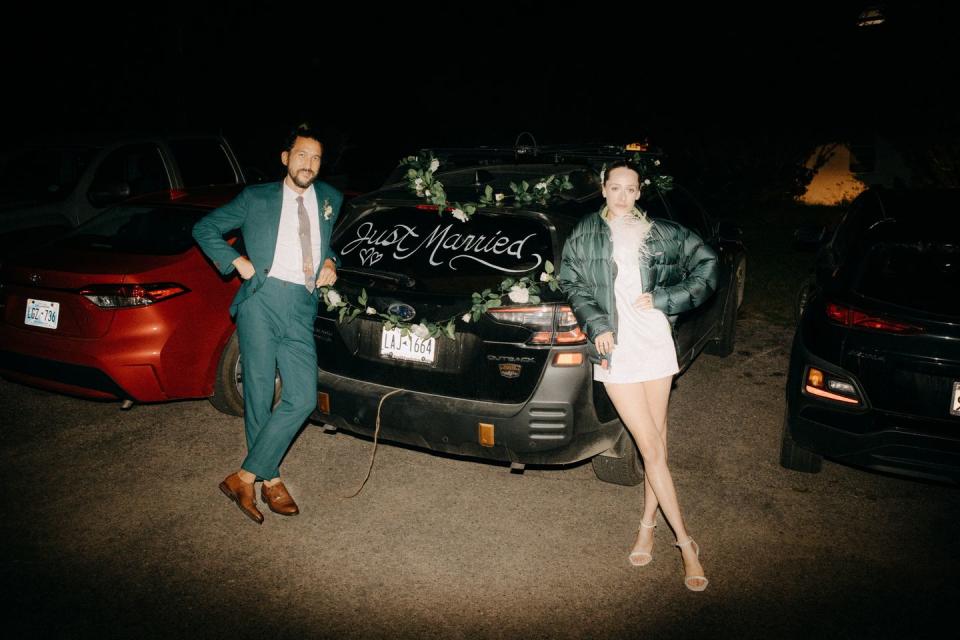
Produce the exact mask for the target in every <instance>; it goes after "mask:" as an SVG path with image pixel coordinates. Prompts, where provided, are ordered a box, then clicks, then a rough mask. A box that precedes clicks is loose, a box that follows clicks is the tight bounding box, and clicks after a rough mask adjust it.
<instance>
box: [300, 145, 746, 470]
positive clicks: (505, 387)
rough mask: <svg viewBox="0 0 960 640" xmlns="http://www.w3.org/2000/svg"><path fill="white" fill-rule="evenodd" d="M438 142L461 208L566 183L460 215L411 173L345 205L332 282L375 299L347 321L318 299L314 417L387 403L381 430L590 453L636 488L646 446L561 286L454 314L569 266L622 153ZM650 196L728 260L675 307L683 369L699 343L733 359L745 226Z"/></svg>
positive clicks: (674, 197) (498, 453) (518, 457)
mask: <svg viewBox="0 0 960 640" xmlns="http://www.w3.org/2000/svg"><path fill="white" fill-rule="evenodd" d="M432 153H433V154H435V156H436V158H437V159H438V160H439V167H438V168H437V170H436V172H435V174H434V175H435V177H436V178H437V179H438V180H441V181H442V185H443V187H444V189H445V190H446V193H447V196H448V199H449V201H450V202H451V203H452V202H464V201H477V200H478V199H480V198H481V197H482V196H483V194H484V193H486V194H488V195H489V194H490V193H495V194H500V193H505V194H510V193H511V188H510V183H511V182H513V183H515V184H519V183H522V181H527V183H528V184H529V185H534V184H538V183H539V182H541V181H543V180H544V179H545V178H546V177H547V176H556V178H555V179H560V180H562V179H564V178H566V179H568V180H569V186H570V187H571V188H569V189H567V190H565V191H562V192H560V193H559V194H557V197H554V198H553V199H551V200H550V201H548V202H547V204H546V205H542V204H537V203H533V204H525V205H519V204H517V201H516V200H514V199H512V198H511V197H510V196H509V195H507V196H506V197H504V198H503V199H502V200H500V201H499V202H495V203H494V204H490V205H488V206H482V207H480V208H479V209H478V210H477V212H476V213H475V214H474V215H473V216H472V217H470V218H469V220H467V221H465V222H462V221H460V220H458V219H457V218H455V217H454V215H451V212H450V211H447V212H444V213H443V215H439V214H440V212H439V211H438V206H436V205H431V204H427V203H425V201H424V199H423V198H422V197H418V195H417V194H416V193H414V192H413V191H412V190H411V189H410V188H409V185H408V183H407V181H406V180H404V179H403V172H402V171H400V172H398V173H397V174H396V178H397V179H396V180H390V179H388V181H387V184H386V185H385V186H384V187H383V188H381V189H380V190H378V191H375V192H373V193H370V194H367V195H364V196H360V197H358V198H356V199H354V200H352V201H351V202H349V203H348V204H347V205H345V206H344V210H343V212H342V214H341V218H340V222H339V225H338V227H337V230H336V231H335V233H334V238H333V247H334V249H335V250H336V251H337V252H338V253H339V255H340V258H341V260H342V264H341V267H340V269H339V278H340V279H339V280H338V282H337V285H336V290H337V294H338V295H342V296H346V297H347V298H349V299H351V300H357V299H359V298H361V297H362V296H363V295H364V294H366V297H365V298H363V299H362V300H361V303H362V304H363V305H364V307H365V309H364V313H360V314H359V315H357V316H356V317H355V318H353V319H352V320H349V321H346V322H344V321H340V319H339V318H338V315H339V314H338V313H337V311H336V309H334V310H333V311H324V309H323V308H321V311H320V315H319V316H318V319H317V322H316V332H315V333H316V340H317V351H318V358H319V367H320V371H319V402H318V410H317V413H316V414H315V415H314V416H313V417H314V419H316V420H318V421H320V422H323V423H325V424H327V425H330V426H331V427H336V428H340V429H343V430H346V431H350V432H354V433H358V434H363V435H368V436H369V435H372V434H373V433H374V430H375V427H376V422H377V416H378V413H379V415H380V421H381V424H380V436H381V437H382V438H384V439H386V440H392V441H396V442H401V443H406V444H408V445H413V446H416V447H422V448H425V449H429V450H433V451H439V452H444V453H448V454H455V455H459V456H466V457H475V458H482V459H487V460H496V461H501V462H509V463H511V466H512V467H513V468H514V469H522V468H523V466H524V465H527V464H536V465H561V464H569V463H574V462H578V461H581V460H586V459H588V458H592V459H593V467H594V470H595V471H596V474H597V476H598V477H599V478H600V479H601V480H605V481H609V482H615V483H619V484H626V485H633V484H637V483H639V482H640V481H642V478H643V472H642V468H641V466H640V461H639V456H638V455H637V452H636V447H635V446H634V445H633V441H632V439H631V438H630V436H629V434H628V432H627V431H626V429H624V427H623V425H622V424H621V423H620V421H619V419H618V417H617V414H616V411H615V410H614V408H613V406H612V404H611V402H610V400H609V399H608V397H607V395H606V393H605V391H604V388H603V386H602V384H600V383H594V382H593V376H592V372H593V369H592V365H591V362H590V360H589V355H590V353H591V351H592V348H591V345H589V344H588V341H587V338H586V336H585V334H584V333H583V332H582V331H581V330H580V328H579V327H578V326H577V321H576V318H575V317H574V315H573V313H572V311H571V309H570V307H569V306H568V305H567V304H566V302H565V300H564V299H563V296H562V294H561V293H560V292H558V291H556V292H553V291H550V290H549V288H548V287H546V286H542V287H541V293H540V295H539V296H534V297H529V298H527V297H526V296H517V297H516V298H515V299H513V300H512V299H510V298H508V297H504V298H503V300H502V304H501V305H500V306H494V307H492V308H490V309H488V310H486V312H484V313H482V314H478V317H475V318H471V317H469V316H468V315H464V316H462V317H461V316H460V315H459V314H460V312H462V311H463V312H465V311H468V310H469V309H470V308H471V304H472V302H475V301H476V298H475V295H477V294H476V292H481V293H482V292H483V290H484V289H488V288H494V290H496V287H497V286H498V284H499V283H501V282H502V281H503V280H504V279H505V278H514V279H516V278H521V277H524V276H527V277H529V278H530V279H531V280H533V281H538V282H539V281H540V280H541V278H547V279H548V278H549V275H547V276H544V275H543V274H544V273H545V272H549V271H550V270H551V269H552V268H553V267H554V265H557V266H558V262H559V260H560V255H561V251H562V249H563V244H564V240H565V239H566V237H567V235H568V234H569V232H570V231H571V229H572V228H573V226H574V225H575V224H576V223H577V221H578V220H579V219H580V218H582V217H583V216H585V215H588V214H591V213H593V212H595V211H597V210H599V208H600V207H601V205H602V204H603V198H602V196H601V192H600V169H601V167H602V166H603V164H604V163H609V162H611V161H613V160H614V159H616V158H618V157H622V156H623V153H624V148H623V147H619V148H617V147H600V148H592V149H573V148H560V147H555V148H544V147H539V148H526V147H520V148H517V149H505V150H503V149H479V150H477V149H473V150H449V149H448V150H443V149H438V150H434V151H433V152H432ZM428 195H429V194H428ZM645 196H646V197H645V199H644V200H643V201H642V206H643V207H644V209H645V210H646V211H647V212H648V214H649V215H651V216H654V217H664V218H669V219H673V220H676V221H678V222H680V223H681V224H683V225H685V226H687V227H689V228H691V229H693V230H695V231H696V232H697V233H698V234H699V235H701V236H702V237H703V238H704V240H705V241H706V242H707V243H708V244H710V246H712V247H713V248H714V249H715V250H716V252H717V254H718V256H719V264H720V273H719V282H720V284H719V289H718V291H717V292H716V294H715V295H714V296H713V297H712V298H711V299H710V300H709V301H708V302H707V303H705V304H704V305H702V306H701V307H699V308H697V309H695V310H693V311H691V312H689V313H686V314H682V315H681V316H678V317H675V318H671V321H672V322H673V324H674V336H675V340H676V342H677V349H678V356H679V362H680V366H681V370H682V369H684V368H686V367H687V366H688V365H689V364H690V362H691V361H692V360H693V359H694V358H695V357H696V356H697V354H698V353H699V352H700V351H702V350H704V349H706V350H707V351H708V352H712V353H715V354H718V355H727V354H729V353H730V352H731V351H732V350H733V343H734V336H735V324H736V317H737V309H738V307H739V305H740V302H741V301H742V297H743V286H744V278H745V273H746V257H745V253H744V249H743V246H742V244H741V242H740V232H739V229H737V228H735V227H729V226H727V225H725V224H723V223H719V224H718V223H717V222H715V221H714V220H712V219H711V218H710V216H709V215H708V214H707V213H706V212H705V211H704V210H703V208H702V207H700V205H699V204H697V202H696V201H695V200H694V198H693V197H692V196H691V195H690V194H689V193H688V192H687V191H686V190H685V189H684V188H683V187H682V186H681V185H675V187H674V188H673V189H672V190H670V191H669V192H659V191H657V189H656V188H653V187H650V188H648V189H646V194H645ZM496 199H497V198H495V200H496ZM452 213H453V214H457V213H459V212H458V211H453V212H452ZM548 263H550V264H549V265H548ZM453 314H457V315H455V316H454V315H453ZM387 315H389V316H392V317H395V318H399V319H401V320H404V321H408V322H414V323H416V322H419V321H420V320H421V319H425V320H430V319H435V318H447V317H451V316H453V317H456V318H457V320H456V322H455V323H450V325H449V327H447V332H445V334H444V335H441V336H439V337H434V338H426V339H423V338H421V337H417V336H416V335H413V334H410V335H403V332H400V331H398V330H397V329H396V328H393V327H391V326H390V323H389V321H385V316H387ZM398 390H399V392H398V393H395V394H393V395H391V396H390V397H389V398H387V399H386V400H385V401H384V403H383V405H382V407H381V406H380V403H381V399H383V398H384V396H385V395H386V394H388V393H390V392H396V391H398Z"/></svg>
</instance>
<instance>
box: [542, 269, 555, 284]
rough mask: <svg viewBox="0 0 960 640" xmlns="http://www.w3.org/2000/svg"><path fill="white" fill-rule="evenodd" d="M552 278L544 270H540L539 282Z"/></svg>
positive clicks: (548, 280)
mask: <svg viewBox="0 0 960 640" xmlns="http://www.w3.org/2000/svg"><path fill="white" fill-rule="evenodd" d="M552 279H553V276H552V275H550V274H549V273H547V272H546V271H541V272H540V282H550V280H552Z"/></svg>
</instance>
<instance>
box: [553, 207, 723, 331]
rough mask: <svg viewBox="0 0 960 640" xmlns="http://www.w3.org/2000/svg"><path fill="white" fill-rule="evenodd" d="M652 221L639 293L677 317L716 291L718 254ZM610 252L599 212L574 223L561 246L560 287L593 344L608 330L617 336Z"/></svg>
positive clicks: (679, 229)
mask: <svg viewBox="0 0 960 640" xmlns="http://www.w3.org/2000/svg"><path fill="white" fill-rule="evenodd" d="M651 222H653V227H652V228H651V229H650V233H649V234H648V235H647V241H646V246H647V249H648V251H649V255H650V256H651V257H650V260H649V261H648V263H647V264H644V263H642V262H641V263H640V273H641V276H642V278H643V291H644V293H653V306H654V307H655V308H657V309H659V310H660V311H663V312H664V313H665V314H666V315H667V316H668V317H669V316H675V315H677V314H679V313H683V312H684V311H689V310H690V309H693V308H695V307H697V306H699V305H700V304H702V303H703V302H704V301H705V300H706V299H707V298H709V297H710V296H712V295H713V293H714V291H716V289H717V254H716V252H714V250H713V249H711V248H710V247H709V246H707V245H706V244H704V242H703V240H702V239H701V238H700V236H698V235H697V234H696V233H694V232H693V231H690V230H689V229H687V228H686V227H684V226H683V225H680V224H677V223H676V222H672V221H669V220H661V219H659V218H651ZM612 249H613V246H612V244H611V240H610V227H609V226H608V225H607V223H606V222H605V221H604V219H603V218H602V217H600V212H599V211H598V212H597V213H592V214H590V215H588V216H586V217H584V218H583V219H582V220H581V221H580V222H578V223H577V226H575V227H574V228H573V231H571V232H570V236H569V237H568V238H567V242H566V244H565V245H564V247H563V260H562V262H561V264H560V273H559V275H558V280H559V281H560V287H561V289H562V290H563V292H564V293H565V294H566V296H567V298H568V299H569V301H570V306H571V307H573V312H574V314H575V315H576V316H577V321H578V322H579V323H580V326H581V327H582V328H583V330H584V331H585V332H586V334H587V337H589V338H590V340H591V342H592V341H594V340H596V338H597V336H599V335H601V334H603V333H606V332H607V331H613V333H614V336H616V332H617V314H616V309H617V305H616V301H615V299H614V295H613V280H614V278H615V277H616V269H617V265H616V263H615V262H614V261H613V256H612ZM637 259H638V261H639V260H640V256H639V255H638V256H637ZM671 321H672V319H671Z"/></svg>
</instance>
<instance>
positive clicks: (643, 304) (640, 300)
mask: <svg viewBox="0 0 960 640" xmlns="http://www.w3.org/2000/svg"><path fill="white" fill-rule="evenodd" d="M633 306H634V307H635V308H637V309H640V310H646V309H653V294H652V293H645V294H643V295H641V296H638V297H637V299H636V300H634V301H633Z"/></svg>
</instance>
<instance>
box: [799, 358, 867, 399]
mask: <svg viewBox="0 0 960 640" xmlns="http://www.w3.org/2000/svg"><path fill="white" fill-rule="evenodd" d="M803 378H804V380H803V391H804V393H806V394H808V395H812V396H817V397H818V398H825V399H827V400H833V401H835V402H842V403H845V404H853V405H859V404H861V398H860V394H859V393H857V387H856V386H855V385H854V384H853V382H852V381H851V380H849V379H847V378H844V377H843V376H838V375H837V374H835V373H830V372H828V371H823V370H821V369H817V368H816V367H807V370H806V372H805V374H804V376H803Z"/></svg>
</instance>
